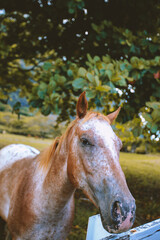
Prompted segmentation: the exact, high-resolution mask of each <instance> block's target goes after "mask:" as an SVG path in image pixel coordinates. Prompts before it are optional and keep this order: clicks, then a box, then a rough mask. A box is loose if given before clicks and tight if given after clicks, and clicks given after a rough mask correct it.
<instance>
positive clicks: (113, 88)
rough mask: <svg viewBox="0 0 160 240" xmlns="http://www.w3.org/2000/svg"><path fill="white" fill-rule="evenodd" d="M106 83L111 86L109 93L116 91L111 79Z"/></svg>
mask: <svg viewBox="0 0 160 240" xmlns="http://www.w3.org/2000/svg"><path fill="white" fill-rule="evenodd" d="M107 85H108V86H109V87H110V88H111V93H116V92H117V90H116V87H115V85H114V84H113V83H112V82H111V81H109V82H108V83H107Z"/></svg>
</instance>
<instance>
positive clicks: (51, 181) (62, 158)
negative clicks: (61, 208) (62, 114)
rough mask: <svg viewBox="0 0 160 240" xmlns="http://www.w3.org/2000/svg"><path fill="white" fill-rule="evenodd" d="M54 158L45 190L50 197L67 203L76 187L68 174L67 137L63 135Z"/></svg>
mask: <svg viewBox="0 0 160 240" xmlns="http://www.w3.org/2000/svg"><path fill="white" fill-rule="evenodd" d="M52 158H53V159H52V161H51V167H50V169H49V171H48V173H47V175H46V177H45V180H44V184H43V190H44V191H45V194H50V199H53V198H57V199H58V201H59V204H61V205H63V204H64V205H65V204H66V202H67V201H69V199H70V198H71V197H72V196H73V194H74V191H75V188H74V186H73V185H72V184H71V182H70V180H69V178H68V174H67V162H68V139H67V138H65V137H64V138H63V137H62V140H61V141H60V143H59V145H58V147H57V149H56V151H55V153H54V155H53V156H52ZM60 202H61V203H60Z"/></svg>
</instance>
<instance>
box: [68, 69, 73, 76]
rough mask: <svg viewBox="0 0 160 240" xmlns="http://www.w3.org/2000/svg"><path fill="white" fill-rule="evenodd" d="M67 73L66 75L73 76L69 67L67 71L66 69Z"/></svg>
mask: <svg viewBox="0 0 160 240" xmlns="http://www.w3.org/2000/svg"><path fill="white" fill-rule="evenodd" d="M67 75H68V77H72V76H73V72H72V70H71V69H68V71H67Z"/></svg>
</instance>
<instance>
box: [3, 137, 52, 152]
mask: <svg viewBox="0 0 160 240" xmlns="http://www.w3.org/2000/svg"><path fill="white" fill-rule="evenodd" d="M52 141H53V140H51V139H43V138H37V137H26V136H21V135H16V134H10V133H5V134H0V148H2V147H4V146H6V145H9V144H13V143H22V144H26V145H30V146H32V147H35V148H37V149H38V150H40V151H41V150H43V149H44V148H46V147H47V146H49V145H50V144H51V143H52Z"/></svg>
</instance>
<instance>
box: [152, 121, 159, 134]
mask: <svg viewBox="0 0 160 240" xmlns="http://www.w3.org/2000/svg"><path fill="white" fill-rule="evenodd" d="M157 130H158V125H157V124H156V123H152V126H151V132H152V133H156V132H157Z"/></svg>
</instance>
